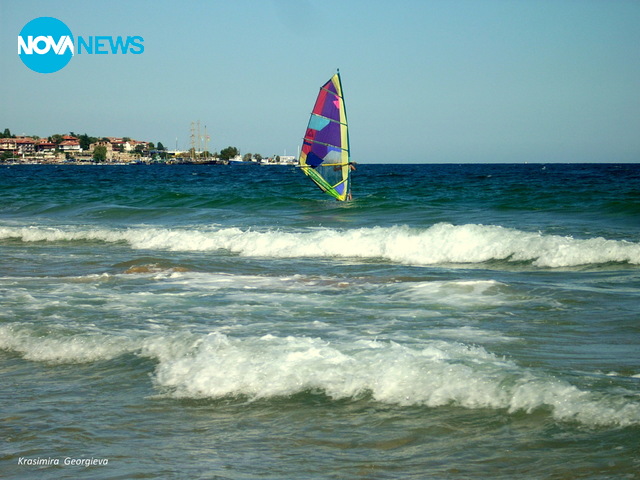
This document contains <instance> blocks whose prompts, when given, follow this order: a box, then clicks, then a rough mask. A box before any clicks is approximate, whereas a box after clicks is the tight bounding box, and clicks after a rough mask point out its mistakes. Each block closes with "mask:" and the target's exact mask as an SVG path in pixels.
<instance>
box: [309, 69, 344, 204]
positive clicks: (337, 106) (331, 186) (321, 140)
mask: <svg viewBox="0 0 640 480" xmlns="http://www.w3.org/2000/svg"><path fill="white" fill-rule="evenodd" d="M299 166H300V168H302V171H303V172H304V173H305V174H306V175H307V176H308V177H309V178H311V180H313V181H314V182H315V183H316V185H318V187H320V189H321V190H322V191H323V192H326V193H328V194H329V195H331V196H332V197H335V198H336V199H338V200H341V201H344V200H349V199H350V198H351V180H350V173H351V165H350V163H349V129H348V126H347V112H346V111H345V108H344V98H343V96H342V83H341V82H340V72H338V73H336V74H335V75H334V76H333V77H331V79H330V80H329V81H328V82H327V83H325V84H324V85H323V86H322V87H320V93H318V98H317V99H316V103H315V105H314V107H313V110H312V111H311V118H310V119H309V125H308V126H307V131H306V133H305V135H304V141H303V144H302V150H301V152H300V159H299Z"/></svg>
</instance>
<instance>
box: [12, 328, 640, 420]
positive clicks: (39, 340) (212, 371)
mask: <svg viewBox="0 0 640 480" xmlns="http://www.w3.org/2000/svg"><path fill="white" fill-rule="evenodd" d="M0 348H1V349H3V350H6V351H13V352H15V353H18V354H20V355H22V356H23V358H25V359H28V360H33V361H45V362H49V363H87V362H95V361H101V360H110V359H114V358H117V357H118V356H121V355H124V354H135V355H140V356H143V357H148V358H151V359H153V360H155V361H156V362H157V366H156V370H155V375H154V377H153V378H154V382H155V384H156V388H158V389H159V391H160V392H163V394H164V395H169V396H172V397H176V398H225V397H229V396H243V397H247V398H249V399H253V400H258V399H270V398H279V397H283V396H291V395H295V394H298V393H302V392H316V393H322V394H324V395H327V396H329V397H331V398H334V399H355V398H371V399H372V400H373V401H376V402H381V403H386V404H393V405H399V406H427V407H432V408H437V407H440V406H445V405H452V406H459V407H464V408H470V409H475V408H492V409H503V410H505V411H508V412H509V413H517V412H526V413H530V412H533V411H534V410H539V409H546V410H548V411H550V412H551V415H552V416H553V417H554V418H555V419H557V420H559V421H576V422H579V423H583V424H585V425H604V426H627V425H640V403H639V402H638V401H633V400H632V399H630V398H628V397H625V396H624V395H616V394H610V395H608V396H604V395H600V394H598V393H596V392H589V391H584V390H580V389H578V388H577V387H575V386H573V385H571V384H570V383H568V382H566V381H563V380H559V379H557V378H554V377H550V376H548V375H545V374H541V373H539V372H537V371H535V370H531V369H527V368H523V367H520V366H518V365H517V364H516V363H514V362H513V361H511V360H506V359H504V358H501V357H498V356H496V355H494V354H492V353H490V352H488V351H487V350H485V349H484V348H482V347H479V346H468V345H465V344H463V343H459V342H452V341H443V340H434V341H428V342H423V343H421V344H411V345H403V344H400V343H396V342H390V341H385V342H381V341H373V340H356V341H352V342H346V343H339V342H338V343H331V342H328V341H326V340H323V339H321V338H310V337H301V336H287V337H278V336H275V335H264V336H261V337H244V338H234V337H231V336H227V335H225V334H223V333H219V332H212V333H210V334H195V333H191V332H188V331H182V332H176V333H166V332H165V333H154V334H148V333H147V334H142V332H136V333H135V334H130V335H114V334H109V333H101V334H99V333H95V334H86V333H83V334H68V332H67V334H66V335H65V332H64V331H63V330H59V331H56V330H55V329H53V330H51V331H49V332H47V333H46V334H43V332H39V331H36V330H34V327H33V326H31V325H29V324H16V325H9V326H7V325H5V326H2V327H0Z"/></svg>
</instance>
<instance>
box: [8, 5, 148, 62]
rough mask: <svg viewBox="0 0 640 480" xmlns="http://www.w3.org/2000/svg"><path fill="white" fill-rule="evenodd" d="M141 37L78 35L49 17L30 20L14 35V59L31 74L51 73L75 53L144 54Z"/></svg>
mask: <svg viewBox="0 0 640 480" xmlns="http://www.w3.org/2000/svg"><path fill="white" fill-rule="evenodd" d="M143 42H144V38H142V37H141V36H138V35H136V36H128V37H120V36H118V37H113V36H89V37H81V36H78V38H77V39H76V40H74V37H73V34H72V33H71V30H70V29H69V27H67V26H66V25H65V24H64V23H63V22H61V21H60V20H58V19H57V18H53V17H39V18H34V19H33V20H31V21H30V22H29V23H27V24H26V25H25V26H24V27H22V30H21V31H20V34H19V35H18V56H19V57H20V60H22V63H24V64H25V65H26V66H27V67H29V68H30V69H31V70H33V71H34V72H38V73H53V72H57V71H58V70H61V69H62V68H64V67H65V66H66V65H67V64H68V63H69V61H70V60H71V58H73V57H74V55H75V54H76V52H77V53H78V54H83V53H86V54H89V55H96V54H97V55H100V54H103V55H104V54H109V53H111V54H127V53H132V54H134V55H139V54H141V53H143V52H144V45H143Z"/></svg>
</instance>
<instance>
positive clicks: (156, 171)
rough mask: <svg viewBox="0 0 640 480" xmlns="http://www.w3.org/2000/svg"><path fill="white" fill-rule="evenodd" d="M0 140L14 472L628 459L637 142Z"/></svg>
mask: <svg viewBox="0 0 640 480" xmlns="http://www.w3.org/2000/svg"><path fill="white" fill-rule="evenodd" d="M354 181H355V183H354V197H355V199H354V201H352V202H349V203H338V202H336V201H334V200H332V199H331V198H329V197H326V198H325V197H324V196H323V194H322V193H321V192H319V191H317V190H316V189H314V187H313V186H312V185H311V184H310V183H309V182H308V179H306V178H305V177H304V176H303V175H301V173H300V172H299V171H297V170H296V169H294V168H289V167H259V166H112V167H99V166H87V167H80V166H69V167H45V166H0V188H1V190H0V195H2V201H1V202H0V253H1V254H2V255H1V256H0V264H1V267H2V268H1V269H0V294H1V296H0V298H1V300H0V302H1V308H0V362H1V363H0V369H1V371H2V374H3V387H2V390H0V391H1V392H2V398H1V399H0V400H2V404H3V409H2V435H3V447H2V448H3V455H2V460H1V463H0V471H1V472H2V473H1V476H2V477H3V478H32V477H34V478H35V477H37V478H51V479H54V478H55V479H58V478H225V479H247V478H274V479H275V478H278V479H282V478H292V479H294V478H295V479H325V478H376V479H377V478H381V479H382V478H403V479H404V478H415V479H422V478H456V479H457V478H474V479H475V478H478V479H484V478H504V479H511V478H531V479H538V478H637V477H638V475H639V474H638V473H637V472H638V471H640V456H638V450H637V439H638V438H639V434H640V383H639V382H640V357H639V356H638V352H640V348H639V347H640V323H639V321H640V306H639V305H640V302H638V298H640V297H639V295H638V294H639V293H640V197H639V196H638V192H640V166H638V165H460V166H458V165H361V166H359V167H358V170H357V171H356V172H355V179H354Z"/></svg>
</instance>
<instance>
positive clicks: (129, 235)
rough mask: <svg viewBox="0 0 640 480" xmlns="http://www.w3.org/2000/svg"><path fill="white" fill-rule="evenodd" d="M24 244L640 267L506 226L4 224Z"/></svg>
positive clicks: (592, 242)
mask: <svg viewBox="0 0 640 480" xmlns="http://www.w3.org/2000/svg"><path fill="white" fill-rule="evenodd" d="M7 238H18V239H21V240H22V241H24V242H41V241H49V242H59V241H102V242H126V243H128V244H129V245H130V246H131V247H132V248H135V249H161V250H172V251H216V250H226V251H229V252H232V253H235V254H238V255H245V256H259V257H275V258H296V257H330V258H331V257H337V258H364V259H383V260H387V261H392V262H398V263H403V264H410V265H434V264H451V263H481V262H487V261H492V260H506V261H516V262H517V261H524V262H531V263H532V264H533V265H535V266H538V267H550V268H556V267H571V266H578V265H590V264H602V263H608V262H622V263H625V262H626V263H630V264H635V265H637V264H640V244H638V243H633V242H628V241H625V240H607V239H604V238H600V237H598V238H591V239H575V238H572V237H563V236H557V235H543V234H541V233H531V232H523V231H519V230H514V229H509V228H504V227H500V226H486V225H459V226H455V225H450V224H444V223H442V224H437V225H434V226H432V227H429V228H425V229H418V228H411V227H407V226H395V227H372V228H356V229H347V230H336V229H328V228H317V229H306V230H300V231H283V230H265V231H256V230H251V229H246V230H242V229H239V228H218V229H209V230H205V229H202V228H198V229H186V228H185V229H162V228H149V227H138V228H128V229H99V228H91V227H77V228H76V227H64V228H63V227H56V228H45V227H0V239H7Z"/></svg>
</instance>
